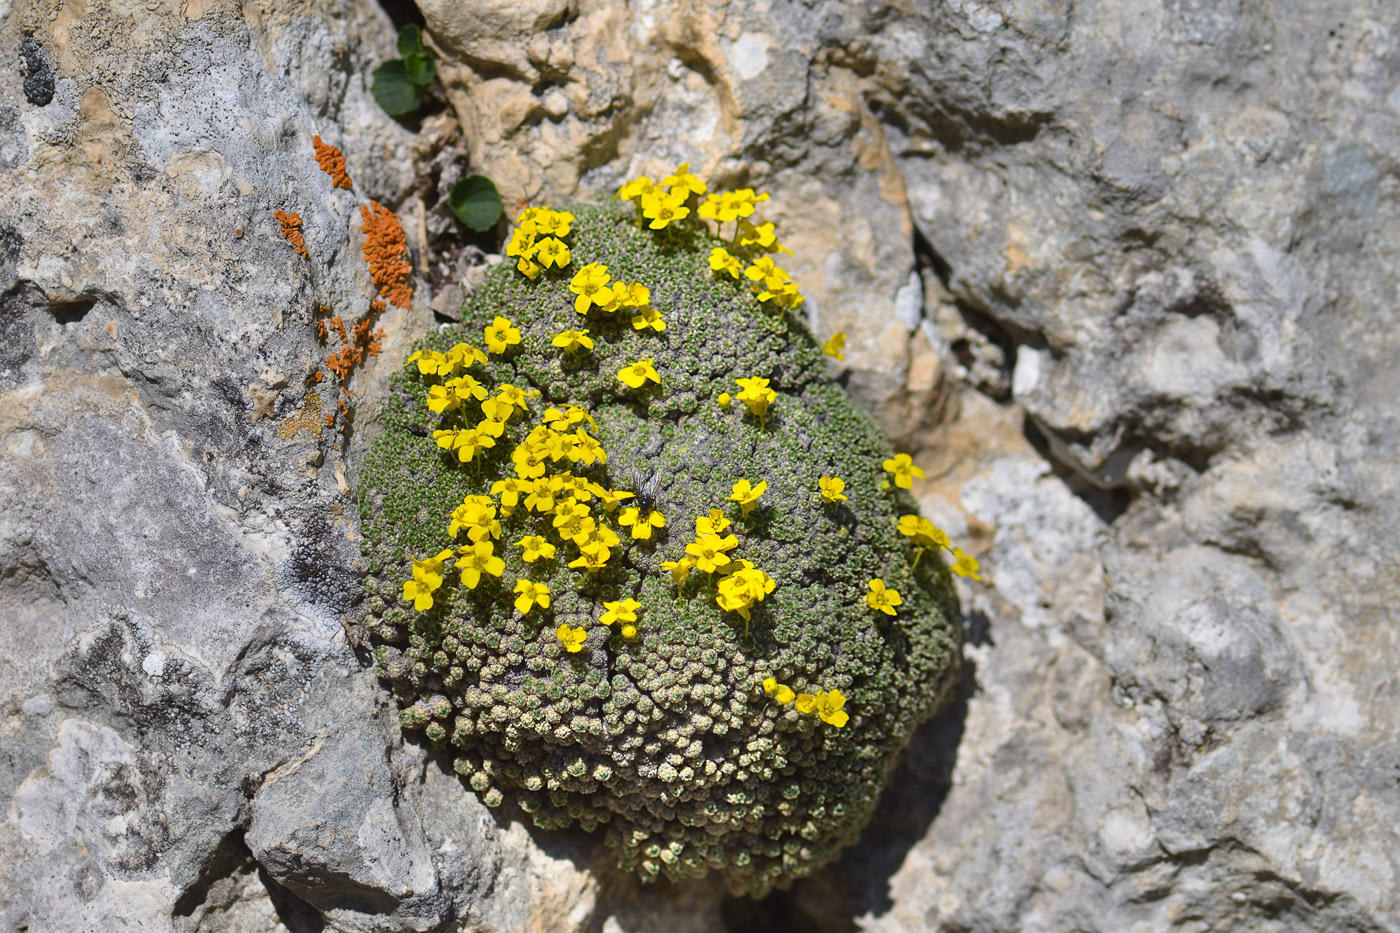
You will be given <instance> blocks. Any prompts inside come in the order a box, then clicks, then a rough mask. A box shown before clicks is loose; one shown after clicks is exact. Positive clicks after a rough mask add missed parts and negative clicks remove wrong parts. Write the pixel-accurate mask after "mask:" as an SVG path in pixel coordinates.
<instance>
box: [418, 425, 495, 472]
mask: <svg viewBox="0 0 1400 933" xmlns="http://www.w3.org/2000/svg"><path fill="white" fill-rule="evenodd" d="M433 440H435V441H437V445H438V446H439V447H445V448H447V449H448V450H451V451H454V452H455V453H456V454H457V459H458V460H460V461H461V462H462V463H471V461H472V457H474V456H475V455H476V453H477V451H479V450H483V449H485V448H487V447H495V446H496V439H495V438H494V437H492V436H491V435H490V434H488V433H487V432H485V431H482V430H481V429H480V428H479V427H477V428H462V429H461V430H460V431H434V432H433Z"/></svg>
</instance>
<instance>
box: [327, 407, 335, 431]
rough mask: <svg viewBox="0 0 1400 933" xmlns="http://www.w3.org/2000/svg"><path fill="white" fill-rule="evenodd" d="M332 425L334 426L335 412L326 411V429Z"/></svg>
mask: <svg viewBox="0 0 1400 933" xmlns="http://www.w3.org/2000/svg"><path fill="white" fill-rule="evenodd" d="M333 424H335V412H333V411H328V412H326V427H328V428H329V427H330V426H331V425H333Z"/></svg>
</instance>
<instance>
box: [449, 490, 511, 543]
mask: <svg viewBox="0 0 1400 933" xmlns="http://www.w3.org/2000/svg"><path fill="white" fill-rule="evenodd" d="M463 528H465V529H466V530H467V538H468V539H469V540H471V541H485V540H486V539H487V538H499V537H500V536H501V523H500V522H499V521H497V520H496V510H495V509H494V508H493V507H492V505H491V500H490V499H489V498H487V497H486V496H467V497H466V498H465V499H463V500H462V504H461V505H459V506H457V508H455V509H453V510H452V522H451V524H449V525H448V526H447V534H448V535H449V536H450V537H453V538H455V537H457V532H459V531H461V530H462V529H463Z"/></svg>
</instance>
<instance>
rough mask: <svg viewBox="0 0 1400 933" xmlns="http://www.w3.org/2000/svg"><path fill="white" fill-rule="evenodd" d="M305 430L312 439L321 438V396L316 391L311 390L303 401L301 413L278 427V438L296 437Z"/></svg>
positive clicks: (289, 416)
mask: <svg viewBox="0 0 1400 933" xmlns="http://www.w3.org/2000/svg"><path fill="white" fill-rule="evenodd" d="M301 430H305V431H306V432H307V433H309V434H310V435H311V436H312V437H320V436H321V396H319V395H317V394H316V390H315V389H309V390H307V393H306V398H305V399H303V400H302V403H301V411H299V412H297V413H296V414H294V415H288V416H287V417H285V418H283V419H282V421H281V422H280V423H279V424H278V425H277V436H278V437H282V438H289V437H295V436H296V433H297V432H298V431H301Z"/></svg>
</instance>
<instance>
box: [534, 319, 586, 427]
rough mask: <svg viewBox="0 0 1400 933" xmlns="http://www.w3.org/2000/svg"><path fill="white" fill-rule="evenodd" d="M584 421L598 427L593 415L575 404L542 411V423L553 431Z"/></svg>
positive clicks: (583, 332)
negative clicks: (561, 408)
mask: <svg viewBox="0 0 1400 933" xmlns="http://www.w3.org/2000/svg"><path fill="white" fill-rule="evenodd" d="M579 333H582V334H586V333H588V331H586V330H584V331H579ZM555 346H558V344H555ZM592 346H593V345H592V344H591V343H590V344H589V347H590V348H591V347H592ZM585 421H587V422H588V423H589V424H590V425H592V426H593V427H594V428H596V427H598V422H596V421H594V420H593V416H592V415H590V414H589V413H588V412H587V411H585V410H584V409H582V408H580V407H578V406H577V405H570V406H569V407H568V408H566V409H564V410H563V411H560V410H559V409H558V408H550V409H549V410H548V411H546V412H545V413H544V423H545V424H546V425H548V426H549V427H550V428H551V429H553V430H555V431H567V430H569V429H570V428H572V427H573V426H574V425H576V424H583V423H584V422H585Z"/></svg>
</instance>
